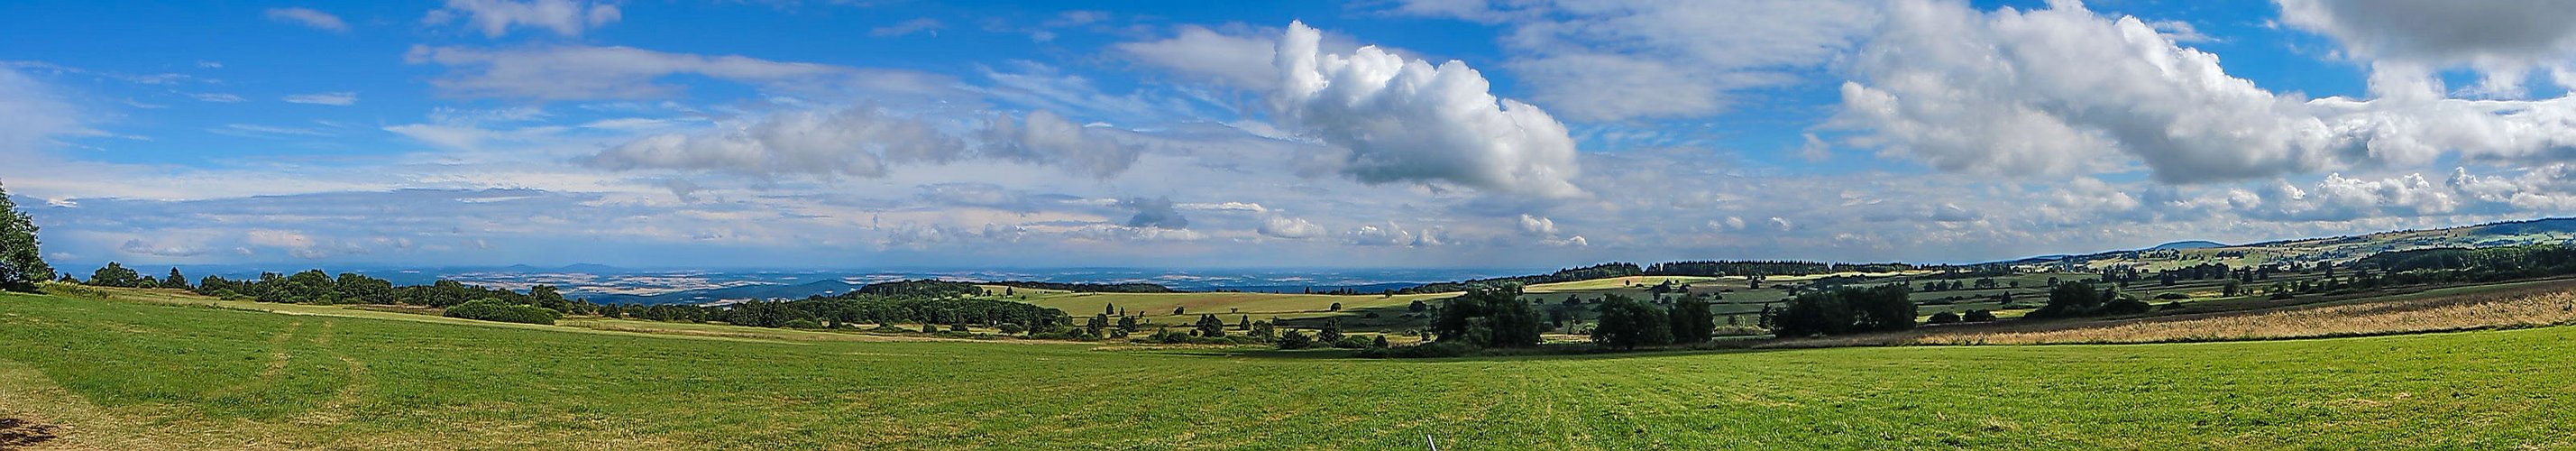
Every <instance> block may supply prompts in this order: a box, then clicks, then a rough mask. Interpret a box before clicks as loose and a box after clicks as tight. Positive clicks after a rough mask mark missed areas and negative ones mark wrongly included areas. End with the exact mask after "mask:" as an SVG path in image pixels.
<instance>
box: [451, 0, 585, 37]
mask: <svg viewBox="0 0 2576 451" xmlns="http://www.w3.org/2000/svg"><path fill="white" fill-rule="evenodd" d="M618 15H619V12H618V10H617V5H612V4H608V3H605V2H592V1H589V0H530V1H512V0H447V7H445V8H439V9H437V10H433V11H430V12H429V16H428V17H425V18H422V19H421V22H422V23H426V24H431V25H445V24H448V23H454V22H460V21H461V22H463V23H464V24H465V25H466V26H467V27H469V28H473V29H476V30H479V31H482V32H483V36H484V37H487V38H498V37H501V36H502V35H505V34H509V33H510V29H511V28H512V27H527V28H539V29H545V30H549V31H553V32H555V34H557V35H561V36H564V37H574V36H580V35H581V33H582V32H583V31H584V30H589V29H594V28H599V27H600V26H602V25H607V24H608V23H609V22H616V21H617V19H618Z"/></svg>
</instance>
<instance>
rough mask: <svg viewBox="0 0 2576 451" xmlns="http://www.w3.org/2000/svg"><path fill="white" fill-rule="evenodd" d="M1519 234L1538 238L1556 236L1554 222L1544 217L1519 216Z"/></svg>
mask: <svg viewBox="0 0 2576 451" xmlns="http://www.w3.org/2000/svg"><path fill="white" fill-rule="evenodd" d="M1521 233H1527V234H1531V235H1539V236H1553V235H1556V220H1552V219H1548V218H1547V217H1544V216H1530V215H1526V214H1524V215H1521Z"/></svg>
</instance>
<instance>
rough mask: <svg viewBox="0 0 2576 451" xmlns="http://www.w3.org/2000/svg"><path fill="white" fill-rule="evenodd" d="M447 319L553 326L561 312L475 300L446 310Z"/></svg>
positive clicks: (488, 299) (494, 301) (485, 299)
mask: <svg viewBox="0 0 2576 451" xmlns="http://www.w3.org/2000/svg"><path fill="white" fill-rule="evenodd" d="M446 315H447V317H449V318H464V319H471V320H483V321H500V322H505V323H526V324H549V325H551V324H554V323H555V320H556V319H560V318H562V317H563V312H557V311H555V310H554V309H550V308H545V307H538V306H533V305H522V304H511V303H506V302H501V300H499V299H492V298H483V299H476V300H473V301H470V302H466V303H463V304H457V305H456V306H454V307H448V308H447V313H446Z"/></svg>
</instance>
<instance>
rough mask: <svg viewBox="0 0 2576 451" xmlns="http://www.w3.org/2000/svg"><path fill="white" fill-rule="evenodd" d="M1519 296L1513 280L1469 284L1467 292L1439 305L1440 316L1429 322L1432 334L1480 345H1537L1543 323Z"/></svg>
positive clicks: (1450, 340) (1449, 340) (1519, 293)
mask: <svg viewBox="0 0 2576 451" xmlns="http://www.w3.org/2000/svg"><path fill="white" fill-rule="evenodd" d="M1520 296H1521V286H1520V284H1516V283H1506V284H1503V285H1500V286H1486V285H1479V286H1474V287H1470V288H1468V289H1467V293H1466V294H1463V295H1459V296H1458V297H1454V298H1449V300H1448V301H1446V302H1444V303H1443V304H1441V307H1440V317H1439V318H1438V319H1436V320H1434V321H1432V323H1431V332H1432V335H1433V336H1436V337H1438V338H1437V340H1438V341H1444V342H1457V343H1465V344H1468V345H1473V346H1480V347H1494V348H1517V347H1529V346H1537V345H1538V344H1539V332H1540V331H1541V330H1543V324H1542V323H1541V322H1540V321H1539V317H1538V312H1536V311H1532V310H1530V307H1529V304H1528V303H1525V302H1521V301H1520Z"/></svg>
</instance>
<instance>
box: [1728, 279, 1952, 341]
mask: <svg viewBox="0 0 2576 451" xmlns="http://www.w3.org/2000/svg"><path fill="white" fill-rule="evenodd" d="M1907 293H1908V291H1907V290H1906V287H1905V286H1904V285H1897V284H1888V285H1881V286H1876V287H1869V288H1850V287H1845V288H1833V289H1827V290H1822V291H1814V292H1809V293H1806V294H1801V295H1798V296H1797V297H1794V298H1789V300H1788V301H1786V302H1785V303H1784V305H1782V306H1781V307H1780V308H1778V309H1771V310H1766V311H1765V313H1764V314H1763V318H1762V322H1763V325H1764V326H1766V327H1769V328H1770V329H1771V333H1772V334H1773V335H1777V336H1781V337H1804V336H1811V335H1839V334H1847V333H1856V332H1871V331H1886V330H1905V329H1911V328H1913V327H1914V314H1915V305H1914V301H1912V300H1910V299H1907V298H1906V295H1907Z"/></svg>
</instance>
